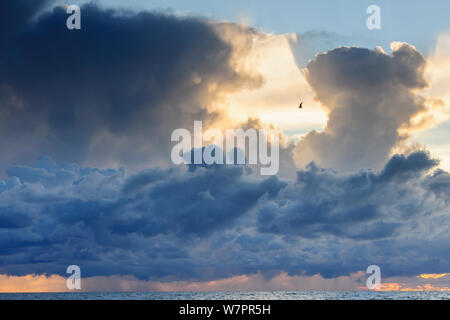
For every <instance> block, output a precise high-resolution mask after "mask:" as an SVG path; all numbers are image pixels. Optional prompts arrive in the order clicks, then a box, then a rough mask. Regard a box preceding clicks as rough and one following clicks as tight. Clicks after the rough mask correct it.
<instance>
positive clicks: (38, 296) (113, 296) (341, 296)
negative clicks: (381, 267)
mask: <svg viewBox="0 0 450 320" xmlns="http://www.w3.org/2000/svg"><path fill="white" fill-rule="evenodd" d="M11 299H12V300H24V299H26V300H450V292H434V291H431V292H430V291H428V292H393V291H390V292H373V291H336V292H334V291H300V292H170V293H167V292H77V293H72V292H63V293H0V300H11Z"/></svg>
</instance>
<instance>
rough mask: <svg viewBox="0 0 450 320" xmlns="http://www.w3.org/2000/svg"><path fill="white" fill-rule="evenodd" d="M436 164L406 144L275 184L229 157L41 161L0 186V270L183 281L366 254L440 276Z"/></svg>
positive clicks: (347, 262) (447, 185) (341, 270)
mask: <svg viewBox="0 0 450 320" xmlns="http://www.w3.org/2000/svg"><path fill="white" fill-rule="evenodd" d="M436 165H437V163H436V161H435V160H433V159H431V158H430V157H429V155H428V154H426V153H423V152H417V153H413V154H411V155H410V156H408V157H405V156H401V155H397V156H394V157H393V158H392V159H391V160H390V161H389V162H388V163H387V164H386V166H385V167H384V169H383V170H382V171H379V172H374V171H362V172H360V173H357V174H348V175H344V174H341V173H338V172H334V171H330V170H325V169H320V168H318V167H317V166H315V165H314V164H311V165H310V166H309V167H308V168H307V169H305V170H302V171H299V172H298V174H297V180H296V181H295V182H284V181H282V180H280V179H278V178H277V177H271V178H268V179H258V178H254V177H252V176H251V175H248V174H247V173H246V170H244V167H242V166H234V165H231V166H213V167H208V168H205V167H201V166H200V167H199V168H197V170H195V171H189V170H187V171H184V170H173V169H168V170H162V169H159V168H153V169H148V170H144V171H142V172H140V173H137V174H135V175H131V176H128V175H127V174H126V171H125V169H123V168H122V169H120V170H112V169H110V170H100V169H96V168H82V167H80V166H78V165H74V164H62V165H57V164H55V163H54V162H53V161H52V160H51V159H49V158H42V159H40V161H38V163H37V164H36V165H35V166H33V167H25V166H14V167H10V168H9V169H8V171H7V172H8V174H9V175H10V178H9V179H7V180H4V181H1V182H0V200H1V201H0V203H1V205H0V244H1V248H0V272H1V273H9V274H26V273H59V274H63V273H64V271H65V269H64V266H67V265H69V264H73V263H74V264H78V265H80V266H82V268H83V271H84V273H85V275H111V274H132V275H135V276H137V277H139V278H144V279H149V278H152V279H185V280H188V279H197V280H205V279H214V278H219V277H226V276H232V275H239V274H242V273H252V272H258V271H261V272H263V273H267V274H268V275H269V274H274V272H279V271H287V272H288V273H289V274H302V273H306V274H314V273H319V272H320V273H321V274H322V275H324V276H326V277H333V276H338V275H342V274H348V273H350V272H355V271H359V270H363V269H364V268H365V267H367V265H369V264H371V263H377V264H380V265H381V266H382V267H383V268H384V269H385V271H386V272H387V273H388V274H389V273H390V274H392V275H399V274H414V273H421V272H431V271H430V269H434V270H432V271H436V272H445V270H446V269H448V268H450V256H449V254H448V250H446V242H445V241H447V239H449V231H448V227H447V226H448V223H449V218H448V217H449V215H448V207H449V206H448V205H449V196H450V176H449V174H448V173H446V172H443V171H441V170H435V171H434V172H433V173H430V174H429V173H428V172H429V170H430V169H433V168H435V167H436ZM356 240H357V241H356ZM413 248H414V250H413ZM436 259H438V261H439V263H437V264H436V263H435V264H433V265H430V262H431V261H435V260H436ZM406 262H407V263H406Z"/></svg>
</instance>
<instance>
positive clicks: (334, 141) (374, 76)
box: [296, 43, 427, 171]
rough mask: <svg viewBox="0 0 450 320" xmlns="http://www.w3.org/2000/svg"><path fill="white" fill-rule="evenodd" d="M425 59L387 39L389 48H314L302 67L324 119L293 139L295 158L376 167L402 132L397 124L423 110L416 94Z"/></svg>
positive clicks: (407, 121)
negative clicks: (388, 51)
mask: <svg viewBox="0 0 450 320" xmlns="http://www.w3.org/2000/svg"><path fill="white" fill-rule="evenodd" d="M425 62H426V61H425V58H424V57H423V56H422V54H421V53H420V52H418V51H417V50H416V49H415V48H414V47H413V46H411V45H409V44H406V43H393V44H392V54H386V53H384V52H383V51H382V49H380V48H377V49H375V50H369V49H363V48H355V47H341V48H337V49H334V50H331V51H329V52H325V53H322V54H319V55H318V56H317V57H316V59H315V60H313V61H311V62H310V63H309V64H308V66H307V68H306V70H305V71H306V72H305V73H306V79H307V81H308V83H309V84H310V85H311V87H312V89H313V90H314V92H315V96H316V99H317V100H319V101H320V102H321V103H322V105H323V107H324V108H325V109H326V111H327V113H328V117H329V119H328V122H327V125H326V127H325V129H324V131H323V132H317V131H312V132H309V133H308V134H307V135H306V136H305V137H304V138H303V139H302V140H301V141H300V142H299V143H298V144H297V147H296V161H297V163H298V164H299V165H301V166H304V165H306V164H308V163H309V162H310V161H315V162H316V163H318V164H319V165H320V166H322V167H332V168H337V169H341V170H344V171H351V170H359V169H360V168H368V167H374V168H380V167H381V166H382V164H383V163H384V162H385V161H386V160H387V158H388V156H389V154H390V152H391V150H392V148H393V147H394V146H395V145H396V144H397V143H398V142H399V141H401V140H402V139H404V138H405V137H404V136H402V135H401V134H400V133H399V129H400V128H404V127H408V126H409V124H410V121H411V119H412V117H414V116H415V115H417V114H418V113H419V112H421V111H424V110H425V106H424V99H423V98H421V97H420V96H419V95H418V94H417V91H418V90H420V89H424V88H425V87H426V85H427V83H426V81H425V79H424V68H425Z"/></svg>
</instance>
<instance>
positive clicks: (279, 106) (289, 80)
mask: <svg viewBox="0 0 450 320" xmlns="http://www.w3.org/2000/svg"><path fill="white" fill-rule="evenodd" d="M295 37H296V35H295V34H284V35H265V36H264V37H260V38H255V41H254V46H253V48H252V50H251V52H250V54H249V55H248V57H247V59H248V63H249V64H250V65H252V66H253V68H254V69H255V70H257V72H259V73H260V74H261V75H262V76H263V77H264V80H265V82H264V84H263V85H262V86H261V87H260V88H258V89H256V90H245V91H241V92H237V93H235V94H232V95H230V96H229V98H228V101H227V110H228V113H229V114H230V116H231V117H233V118H234V119H236V120H237V121H245V120H247V119H248V118H259V119H260V120H261V121H262V122H264V123H271V124H273V125H274V126H275V127H278V128H281V129H282V130H285V131H295V132H296V133H300V132H306V131H310V130H313V129H316V130H321V129H322V128H323V126H324V125H325V123H326V121H327V116H326V113H325V112H324V111H323V110H322V109H321V108H320V104H319V103H318V102H317V101H315V100H314V96H313V91H312V90H311V88H310V87H309V85H308V84H307V82H306V80H305V77H304V75H303V72H302V71H301V70H299V68H298V67H297V65H296V63H295V58H294V56H293V54H292V50H291V47H290V45H289V41H295ZM300 101H303V103H304V106H305V108H304V109H302V110H299V109H298V108H297V106H298V104H299V103H300Z"/></svg>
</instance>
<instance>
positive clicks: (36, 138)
mask: <svg viewBox="0 0 450 320" xmlns="http://www.w3.org/2000/svg"><path fill="white" fill-rule="evenodd" d="M7 3H8V4H2V6H3V7H4V8H3V9H4V10H2V16H3V15H5V16H8V17H15V16H18V15H19V16H20V17H23V18H19V19H18V20H17V23H20V26H21V27H20V28H16V26H15V24H10V23H9V22H8V21H9V20H7V23H6V24H5V26H4V28H2V30H5V31H4V32H5V33H7V34H11V36H10V37H9V38H8V40H1V38H0V40H1V41H2V43H1V47H2V50H1V52H0V70H1V72H0V107H1V109H0V125H1V128H2V129H1V138H0V147H1V148H2V150H3V152H4V153H5V154H7V156H6V157H5V158H4V159H3V161H2V162H4V163H3V166H5V164H9V163H17V162H18V161H20V162H23V161H24V159H27V158H29V157H32V156H34V157H36V156H37V155H41V154H49V155H51V156H53V157H54V158H56V159H58V160H65V161H75V162H83V161H87V162H91V163H96V164H99V165H105V166H107V165H109V164H113V163H114V164H116V163H126V164H127V165H129V166H133V165H141V166H144V167H145V166H147V165H148V163H150V162H151V161H156V162H157V161H158V160H159V161H162V160H161V159H163V161H165V162H168V161H169V159H170V153H169V148H170V140H169V138H170V133H171V132H172V131H173V130H174V129H176V128H190V127H191V126H192V124H193V120H204V121H206V122H208V121H212V120H213V119H214V118H215V117H217V116H218V115H217V114H216V113H210V112H209V111H208V110H207V108H208V107H210V106H211V105H214V103H215V101H216V99H217V98H218V97H219V96H220V95H221V94H223V93H224V92H228V91H233V90H235V89H237V88H241V87H245V86H247V85H257V84H258V83H259V81H260V79H259V78H258V77H256V78H255V77H253V76H250V75H248V74H245V73H243V72H237V71H236V70H235V69H234V67H233V66H234V62H233V61H232V59H233V48H232V45H231V44H230V43H227V42H225V41H224V40H223V39H222V38H221V36H220V35H219V33H218V31H217V29H216V27H215V26H214V25H212V24H211V23H209V22H207V21H204V20H201V19H197V18H189V17H183V18H181V17H175V16H173V15H170V14H165V13H150V12H140V13H130V12H121V11H115V10H104V9H100V8H98V7H97V6H95V5H92V4H90V5H85V6H83V7H82V8H81V14H82V29H81V30H75V31H73V30H72V31H71V30H68V29H67V28H66V19H67V17H68V15H67V14H66V12H65V9H63V8H62V7H55V8H54V9H53V10H52V11H51V12H46V13H43V14H41V15H40V16H38V18H36V21H29V20H30V19H29V17H30V16H32V15H33V13H34V11H33V10H37V9H38V8H39V7H40V6H39V5H37V4H41V5H43V4H44V2H40V1H33V2H26V3H27V4H31V3H33V4H32V5H30V6H24V1H20V3H19V2H13V1H8V2H7ZM217 28H218V27H217ZM242 32H243V31H242ZM241 49H242V48H241ZM155 145H157V146H158V147H157V148H152V150H151V151H150V149H151V147H152V146H155ZM68 146H70V147H68Z"/></svg>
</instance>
